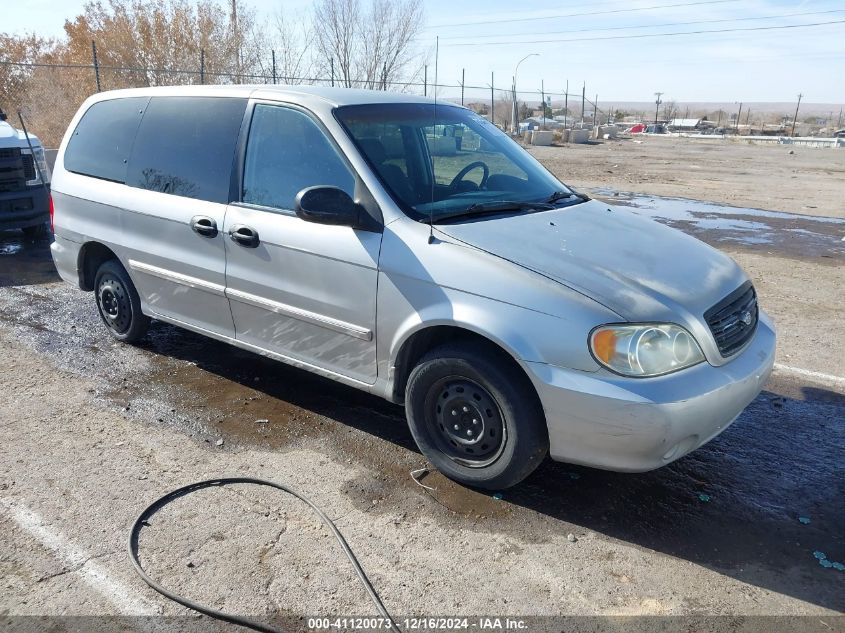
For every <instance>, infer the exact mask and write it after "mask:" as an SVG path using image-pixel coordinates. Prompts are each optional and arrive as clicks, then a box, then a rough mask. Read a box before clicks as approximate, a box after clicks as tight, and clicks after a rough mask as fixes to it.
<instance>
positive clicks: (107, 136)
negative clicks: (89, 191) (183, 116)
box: [64, 97, 150, 182]
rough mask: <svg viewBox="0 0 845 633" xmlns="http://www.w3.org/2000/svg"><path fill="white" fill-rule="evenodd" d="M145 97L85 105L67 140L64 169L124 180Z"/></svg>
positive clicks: (97, 176) (105, 178) (87, 174)
mask: <svg viewBox="0 0 845 633" xmlns="http://www.w3.org/2000/svg"><path fill="white" fill-rule="evenodd" d="M149 100H150V98H149V97H130V98H127V99H110V100H108V101H98V102H97V103H95V104H94V105H92V106H91V107H90V108H88V110H87V111H86V112H85V114H83V115H82V118H81V119H80V120H79V123H78V124H77V126H76V129H75V130H74V131H73V136H71V137H70V140H69V141H68V144H67V148H66V149H65V155H64V167H65V169H66V170H68V171H71V172H73V173H76V174H82V175H85V176H93V177H94V178H102V179H104V180H112V181H114V182H125V181H126V165H127V163H128V160H129V154H130V152H131V150H132V143H133V141H134V140H135V134H136V132H137V131H138V125H139V124H140V123H141V117H142V116H143V113H144V109H145V108H146V106H147V102H148V101H149Z"/></svg>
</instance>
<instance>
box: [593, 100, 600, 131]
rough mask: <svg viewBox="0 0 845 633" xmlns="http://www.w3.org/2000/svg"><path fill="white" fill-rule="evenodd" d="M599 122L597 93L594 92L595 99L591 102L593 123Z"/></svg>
mask: <svg viewBox="0 0 845 633" xmlns="http://www.w3.org/2000/svg"><path fill="white" fill-rule="evenodd" d="M598 124H599V95H598V93H596V101H595V103H594V104H593V125H598Z"/></svg>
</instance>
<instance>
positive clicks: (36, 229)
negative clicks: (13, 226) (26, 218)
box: [21, 223, 50, 240]
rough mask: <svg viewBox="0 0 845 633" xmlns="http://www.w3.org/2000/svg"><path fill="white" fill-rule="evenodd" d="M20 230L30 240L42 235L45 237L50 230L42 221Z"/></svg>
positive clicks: (39, 237)
mask: <svg viewBox="0 0 845 633" xmlns="http://www.w3.org/2000/svg"><path fill="white" fill-rule="evenodd" d="M21 230H22V231H23V234H24V235H26V237H28V238H29V239H31V240H38V239H41V238H42V237H47V235H48V234H49V232H50V231H49V230H48V229H47V225H46V224H44V223H41V224H36V225H35V226H28V227H26V228H24V229H21Z"/></svg>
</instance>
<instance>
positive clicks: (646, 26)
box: [440, 9, 845, 40]
mask: <svg viewBox="0 0 845 633" xmlns="http://www.w3.org/2000/svg"><path fill="white" fill-rule="evenodd" d="M830 13H845V9H831V10H829V11H810V12H806V13H783V14H781V15H761V16H758V17H746V18H720V19H718V20H695V21H692V22H665V23H663V24H641V25H632V26H606V27H600V28H592V29H567V30H565V31H538V32H534V33H531V35H559V34H566V33H593V32H598V31H625V30H628V29H656V28H665V27H667V26H692V25H693V24H718V23H724V22H747V21H749V20H777V19H779V18H795V17H801V16H808V15H827V14H830ZM524 35H528V33H492V34H483V35H472V36H468V35H447V36H444V37H441V38H440V39H441V40H459V39H469V38H471V39H474V40H478V39H487V38H490V37H519V36H524Z"/></svg>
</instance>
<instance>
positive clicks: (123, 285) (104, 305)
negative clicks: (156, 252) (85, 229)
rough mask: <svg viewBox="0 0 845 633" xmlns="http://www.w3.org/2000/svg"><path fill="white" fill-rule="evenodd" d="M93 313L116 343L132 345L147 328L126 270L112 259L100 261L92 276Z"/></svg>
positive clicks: (147, 325)
mask: <svg viewBox="0 0 845 633" xmlns="http://www.w3.org/2000/svg"><path fill="white" fill-rule="evenodd" d="M94 297H95V299H96V301H97V311H98V312H99V313H100V318H101V319H102V320H103V323H105V325H106V328H108V331H109V334H111V335H112V336H113V337H114V338H116V339H117V340H118V341H123V342H124V343H135V342H137V341H139V340H141V339H142V338H143V337H144V335H145V334H146V333H147V329H148V328H149V326H150V318H149V317H148V316H146V315H145V314H143V313H142V312H141V299H140V297H139V296H138V291H137V290H135V285H134V284H133V283H132V280H131V279H130V278H129V274H128V273H127V272H126V269H124V268H123V266H121V264H120V262H119V261H117V260H116V259H110V260H108V261H106V262H103V263H102V264H101V265H100V267H99V268H98V269H97V274H96V275H95V277H94Z"/></svg>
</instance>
